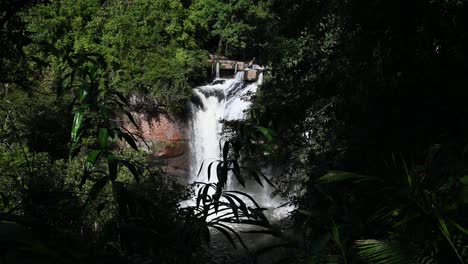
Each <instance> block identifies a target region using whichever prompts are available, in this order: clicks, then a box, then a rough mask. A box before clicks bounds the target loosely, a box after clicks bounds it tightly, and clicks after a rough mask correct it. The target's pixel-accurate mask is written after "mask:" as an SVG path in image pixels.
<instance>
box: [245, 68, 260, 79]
mask: <svg viewBox="0 0 468 264" xmlns="http://www.w3.org/2000/svg"><path fill="white" fill-rule="evenodd" d="M259 74H260V72H259V71H258V70H245V71H244V81H246V82H256V81H257V80H258V75H259Z"/></svg>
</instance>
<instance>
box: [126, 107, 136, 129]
mask: <svg viewBox="0 0 468 264" xmlns="http://www.w3.org/2000/svg"><path fill="white" fill-rule="evenodd" d="M124 113H125V115H126V116H127V117H128V120H130V122H132V124H133V125H134V126H135V127H138V125H137V123H136V121H135V119H134V118H133V116H132V113H130V112H128V111H124Z"/></svg>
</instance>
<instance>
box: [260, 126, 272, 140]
mask: <svg viewBox="0 0 468 264" xmlns="http://www.w3.org/2000/svg"><path fill="white" fill-rule="evenodd" d="M257 129H258V131H260V133H262V135H263V136H264V137H265V138H266V139H268V141H272V140H273V130H271V129H268V128H266V127H262V126H257Z"/></svg>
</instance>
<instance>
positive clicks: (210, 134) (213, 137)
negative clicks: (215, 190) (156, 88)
mask: <svg viewBox="0 0 468 264" xmlns="http://www.w3.org/2000/svg"><path fill="white" fill-rule="evenodd" d="M216 76H217V77H218V76H219V66H218V65H217V66H216ZM262 83H263V73H262V74H260V76H259V78H258V81H257V82H254V83H245V82H244V72H243V71H240V72H238V73H237V74H236V76H235V78H233V79H220V78H219V77H218V78H216V79H215V81H214V82H213V84H210V85H206V86H201V87H197V88H195V89H194V98H195V100H194V101H193V102H192V103H191V104H190V108H191V109H190V111H191V122H190V123H191V133H190V148H191V166H190V177H189V183H193V182H216V179H217V178H216V166H215V165H214V166H212V167H211V179H210V180H209V181H208V171H207V168H208V164H210V163H211V162H213V161H216V160H220V159H221V148H220V145H221V146H222V144H220V140H221V137H222V131H223V124H222V122H221V121H222V120H223V119H224V120H230V121H232V120H242V119H245V118H246V115H247V112H246V111H247V110H248V109H249V107H250V104H251V103H250V100H249V99H250V96H251V95H253V94H255V93H256V91H257V89H258V87H259V85H261V84H262ZM202 164H203V168H202V170H201V173H200V175H199V176H198V177H197V174H198V172H199V170H200V168H201V166H202ZM231 178H232V177H230V179H231ZM264 186H265V187H261V186H260V185H258V183H256V182H255V181H252V182H248V183H247V188H246V189H244V188H243V187H242V186H240V185H238V184H237V182H236V181H235V180H229V181H228V189H231V190H232V189H235V190H240V191H243V192H247V193H249V194H250V195H252V196H253V197H254V198H255V199H256V201H257V202H258V203H259V204H260V206H262V207H264V208H269V209H270V210H269V212H266V213H267V215H270V218H272V219H278V218H282V217H285V216H286V214H287V213H288V212H289V211H290V210H291V208H288V207H283V208H279V209H276V207H278V206H280V205H281V204H282V203H284V201H282V200H281V199H278V198H275V199H273V198H271V196H270V194H271V192H272V191H273V190H272V188H271V187H270V186H268V184H267V183H266V182H264Z"/></svg>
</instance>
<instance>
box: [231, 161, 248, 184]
mask: <svg viewBox="0 0 468 264" xmlns="http://www.w3.org/2000/svg"><path fill="white" fill-rule="evenodd" d="M232 165H233V168H232V172H233V173H234V176H235V177H236V179H237V181H238V182H239V183H240V185H242V186H243V187H244V188H245V181H244V178H242V176H241V173H240V167H239V163H237V160H234V161H233V162H232Z"/></svg>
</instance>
